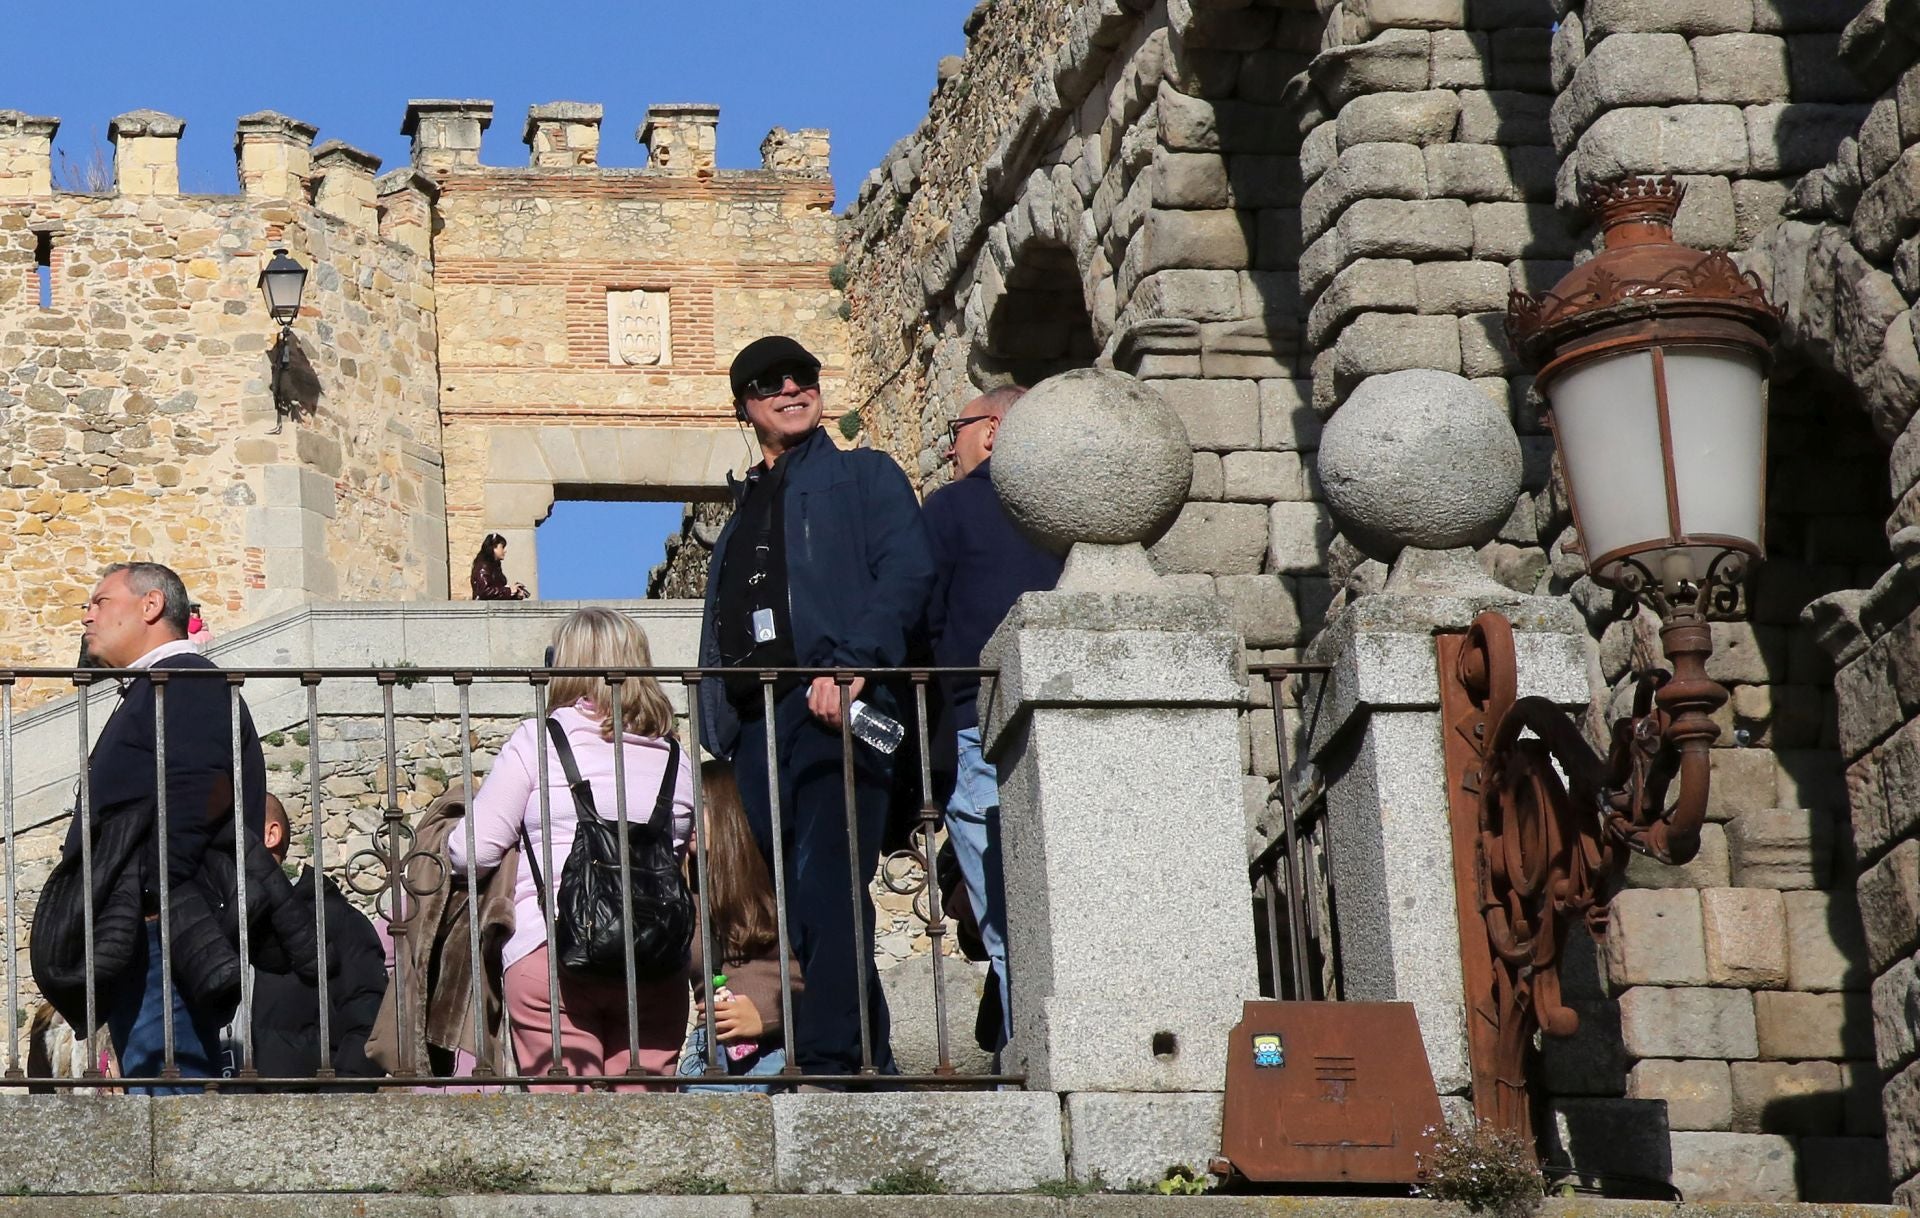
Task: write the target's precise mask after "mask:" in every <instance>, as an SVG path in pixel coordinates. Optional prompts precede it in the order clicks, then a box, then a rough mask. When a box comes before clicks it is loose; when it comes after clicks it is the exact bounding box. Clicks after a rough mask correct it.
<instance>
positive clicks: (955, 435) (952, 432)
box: [947, 414, 993, 444]
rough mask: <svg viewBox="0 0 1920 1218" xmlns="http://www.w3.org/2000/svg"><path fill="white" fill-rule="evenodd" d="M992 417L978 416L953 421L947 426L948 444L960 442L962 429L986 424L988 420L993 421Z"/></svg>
mask: <svg viewBox="0 0 1920 1218" xmlns="http://www.w3.org/2000/svg"><path fill="white" fill-rule="evenodd" d="M992 417H993V416H992V415H990V414H976V415H974V416H972V417H971V418H965V419H954V420H952V421H951V422H949V423H948V424H947V443H949V444H957V443H959V442H960V429H961V428H962V427H966V426H968V425H970V424H973V423H984V422H986V421H987V420H988V419H991V418H992Z"/></svg>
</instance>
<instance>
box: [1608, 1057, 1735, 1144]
mask: <svg viewBox="0 0 1920 1218" xmlns="http://www.w3.org/2000/svg"><path fill="white" fill-rule="evenodd" d="M1627 1095H1628V1096H1629V1097H1630V1098H1632V1099H1636V1100H1664V1101H1666V1105H1667V1127H1668V1128H1669V1129H1674V1130H1699V1129H1720V1130H1724V1129H1731V1128H1733V1080H1732V1076H1731V1075H1730V1074H1729V1072H1728V1070H1727V1063H1725V1062H1716V1061H1643V1062H1636V1063H1635V1064H1634V1067H1633V1070H1632V1072H1631V1073H1630V1074H1628V1075H1627Z"/></svg>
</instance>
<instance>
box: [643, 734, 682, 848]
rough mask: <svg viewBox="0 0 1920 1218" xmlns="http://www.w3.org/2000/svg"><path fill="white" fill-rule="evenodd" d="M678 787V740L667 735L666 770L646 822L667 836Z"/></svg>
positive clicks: (671, 825) (671, 821)
mask: <svg viewBox="0 0 1920 1218" xmlns="http://www.w3.org/2000/svg"><path fill="white" fill-rule="evenodd" d="M679 789H680V741H679V739H678V738H677V737H675V736H673V735H671V734H669V735H668V736H667V772H666V773H665V774H663V775H661V777H660V795H659V797H658V798H657V799H655V800H654V801H653V815H652V816H649V817H648V818H647V824H648V825H649V826H651V827H652V828H655V829H658V830H659V831H660V832H662V833H664V834H666V835H667V836H668V837H669V838H671V837H672V836H673V796H674V792H676V791H678V790H679Z"/></svg>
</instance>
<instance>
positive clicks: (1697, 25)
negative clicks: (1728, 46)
mask: <svg viewBox="0 0 1920 1218" xmlns="http://www.w3.org/2000/svg"><path fill="white" fill-rule="evenodd" d="M1583 15H1584V16H1585V18H1586V25H1587V39H1588V41H1589V43H1591V42H1593V41H1594V40H1597V39H1601V38H1605V37H1606V36H1607V35H1609V34H1633V33H1643V32H1648V31H1661V30H1670V31H1672V32H1674V33H1676V34H1727V33H1739V32H1744V31H1746V30H1751V29H1752V28H1753V3H1752V0H1590V2H1589V3H1588V4H1587V6H1586V10H1585V12H1584V14H1583Z"/></svg>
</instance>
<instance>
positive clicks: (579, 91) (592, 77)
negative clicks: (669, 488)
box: [0, 0, 973, 598]
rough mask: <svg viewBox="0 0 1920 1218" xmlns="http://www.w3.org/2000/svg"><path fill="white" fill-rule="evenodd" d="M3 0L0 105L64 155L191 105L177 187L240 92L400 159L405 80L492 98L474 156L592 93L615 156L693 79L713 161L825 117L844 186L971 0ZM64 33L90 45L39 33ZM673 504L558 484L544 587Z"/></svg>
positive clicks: (431, 92)
mask: <svg viewBox="0 0 1920 1218" xmlns="http://www.w3.org/2000/svg"><path fill="white" fill-rule="evenodd" d="M18 7H19V11H18V12H13V13H10V15H9V21H8V30H7V33H8V39H9V42H10V44H11V45H12V47H13V48H14V51H15V53H13V54H11V55H9V56H8V58H7V66H6V71H5V74H4V75H0V109H17V110H25V111H27V112H28V113H30V114H54V115H59V116H60V118H61V119H62V125H61V128H60V134H59V136H58V138H57V140H56V144H55V147H56V149H57V150H58V151H61V152H64V153H66V154H67V156H68V157H70V158H72V159H74V160H76V161H80V162H84V161H85V160H86V159H87V158H88V156H89V154H90V152H91V150H92V149H93V148H94V147H95V146H96V145H97V146H98V147H99V148H101V149H105V148H107V147H108V145H107V142H106V132H107V123H108V121H109V120H111V119H112V118H113V116H114V115H116V114H120V113H122V112H124V111H127V110H134V109H139V108H141V107H152V108H153V109H156V110H164V111H166V112H168V113H170V114H177V115H179V116H180V117H182V118H184V119H186V120H187V131H186V137H185V140H184V141H183V143H182V145H181V150H180V177H181V187H182V189H184V190H186V191H189V192H208V193H230V192H233V191H235V190H237V189H238V187H237V186H236V184H235V179H234V168H233V124H234V120H235V119H237V118H239V117H240V116H241V115H242V114H247V113H250V112H252V111H254V110H278V111H280V112H281V113H283V114H289V115H291V116H293V117H294V118H298V119H301V120H303V121H305V122H309V123H313V124H315V125H316V126H318V127H319V128H320V137H319V138H320V139H322V140H328V139H340V140H345V141H346V142H348V143H349V144H353V145H355V146H356V147H359V148H363V149H366V150H367V151H369V152H372V153H374V154H375V155H377V156H379V157H381V158H382V159H383V160H384V161H385V168H389V169H391V168H395V167H397V166H400V165H403V164H405V163H406V160H407V141H406V140H405V139H404V138H402V137H401V135H400V120H401V118H402V116H403V115H404V113H405V110H406V103H407V99H408V98H411V97H484V98H491V99H492V100H493V102H494V106H495V109H494V123H493V126H492V128H491V129H490V130H488V132H487V134H486V138H485V143H484V144H483V146H482V149H481V154H480V155H481V160H482V162H483V163H486V164H490V165H524V164H525V163H526V158H527V150H526V146H525V145H523V144H522V143H521V142H520V132H521V127H522V124H523V123H524V122H525V119H526V112H527V107H528V106H529V105H533V104H536V103H539V102H547V101H586V102H599V103H601V104H602V105H604V106H605V107H606V121H605V124H604V125H603V127H602V136H601V147H600V160H601V163H602V164H605V165H613V166H621V165H638V164H640V163H641V162H642V160H643V159H644V157H643V155H642V153H641V150H640V147H639V145H638V144H637V143H635V142H634V138H633V133H634V131H635V129H636V128H638V127H639V125H640V122H641V120H642V119H643V118H644V117H645V115H646V108H647V106H648V105H649V104H652V103H660V102H694V101H697V102H713V103H717V104H718V105H719V106H720V107H721V111H720V154H719V155H720V165H721V167H722V168H756V167H758V165H759V163H760V140H761V138H762V137H763V136H764V135H766V133H767V130H768V129H769V128H771V127H774V126H783V127H789V128H792V127H827V128H830V129H831V130H832V133H833V176H834V183H835V186H836V187H837V188H838V192H839V198H840V205H841V206H842V207H844V206H845V205H846V204H847V202H848V201H849V200H851V199H852V197H853V194H854V192H855V191H856V190H858V188H859V185H860V180H861V179H862V178H864V177H865V176H866V174H867V171H868V170H869V169H872V168H873V167H874V166H876V165H878V164H879V162H880V158H881V157H883V156H884V155H886V151H887V149H888V148H889V147H891V146H892V145H893V143H894V141H896V140H898V139H899V138H900V137H901V136H903V135H906V134H907V133H908V132H910V131H912V130H913V128H914V126H915V125H916V124H917V123H918V122H919V120H920V116H921V114H922V113H924V111H925V109H926V102H927V97H928V95H929V94H930V93H931V92H932V91H933V86H934V81H935V66H936V64H937V63H938V62H939V60H940V57H941V56H943V55H954V54H959V53H961V52H962V51H964V50H965V49H966V38H965V35H964V34H962V32H961V28H960V27H961V23H962V22H963V21H964V20H965V19H966V15H967V13H968V12H969V11H970V10H971V9H972V7H973V0H779V2H775V0H707V2H706V3H702V4H677V3H669V2H664V0H626V2H625V3H617V2H614V0H570V2H569V3H565V4H540V3H516V4H505V3H500V2H499V0H477V2H475V0H467V2H464V3H453V2H450V0H380V2H375V0H332V2H330V3H323V4H310V5H296V6H282V7H279V8H276V7H273V6H264V7H263V6H261V5H259V4H257V3H249V4H240V3H235V2H233V0H192V2H191V3H186V4H177V5H161V6H155V5H153V4H152V3H151V0H142V2H141V3H132V2H130V0H84V2H83V3H67V4H52V5H33V6H18ZM74 47H84V48H86V53H85V55H84V56H76V55H74V54H68V53H62V52H60V51H58V50H57V49H56V48H74ZM35 48H37V50H36V49H35ZM679 520H680V511H679V505H677V504H671V505H662V504H607V503H591V504H568V503H562V504H559V505H556V507H555V509H554V514H553V516H552V518H550V519H549V520H548V522H547V523H546V524H544V525H542V526H541V527H540V532H539V547H540V582H541V592H542V594H543V595H545V596H548V597H555V598H558V597H562V596H566V597H588V598H594V597H619V596H639V595H642V593H643V592H644V589H645V585H646V575H647V568H648V567H650V566H651V565H653V564H654V563H656V562H658V561H660V558H661V555H662V548H661V542H662V541H663V540H664V538H665V536H666V534H667V533H669V532H672V531H673V530H674V529H675V528H677V527H678V525H679ZM609 542H612V543H614V544H612V545H609V544H608V543H609ZM610 556H617V557H618V562H617V563H610V562H609V561H608V560H609V557H610ZM456 557H457V556H456ZM527 557H528V556H527V555H525V554H522V555H521V560H522V561H525V560H526V558H527ZM507 566H508V570H509V572H511V571H512V569H513V567H514V558H513V556H512V555H511V554H509V555H508V559H507ZM455 567H456V569H460V570H464V565H463V564H462V563H461V562H459V561H456V562H455Z"/></svg>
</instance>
